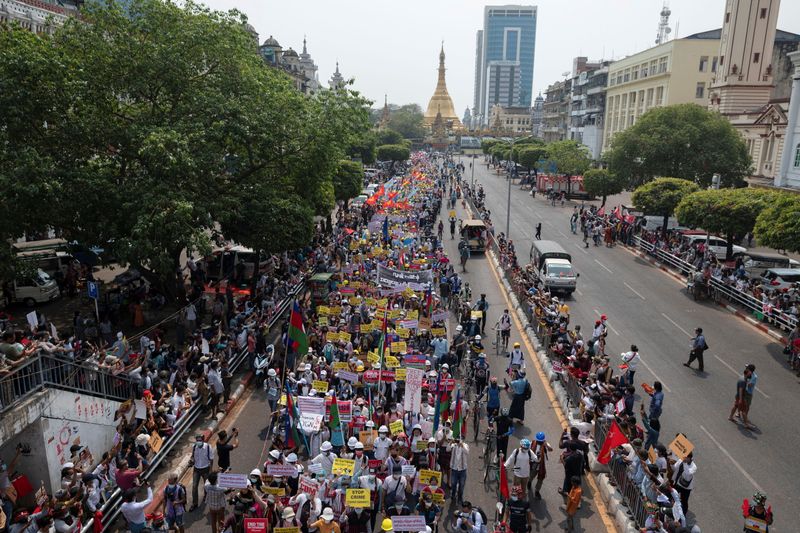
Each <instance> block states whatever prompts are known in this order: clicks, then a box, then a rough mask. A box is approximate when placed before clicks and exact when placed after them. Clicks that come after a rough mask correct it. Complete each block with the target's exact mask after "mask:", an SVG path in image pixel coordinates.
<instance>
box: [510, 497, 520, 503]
mask: <svg viewBox="0 0 800 533" xmlns="http://www.w3.org/2000/svg"><path fill="white" fill-rule="evenodd" d="M517 500H519V498H517V497H516V496H512V497H511V501H512V502H515V501H517Z"/></svg>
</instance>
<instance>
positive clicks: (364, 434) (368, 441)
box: [358, 431, 378, 452]
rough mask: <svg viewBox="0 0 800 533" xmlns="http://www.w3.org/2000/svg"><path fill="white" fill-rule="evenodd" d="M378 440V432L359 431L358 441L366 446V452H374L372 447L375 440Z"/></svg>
mask: <svg viewBox="0 0 800 533" xmlns="http://www.w3.org/2000/svg"><path fill="white" fill-rule="evenodd" d="M377 438H378V432H377V431H359V432H358V440H359V442H360V443H361V444H363V445H364V451H367V452H368V451H370V450H372V445H373V443H374V442H375V439H377Z"/></svg>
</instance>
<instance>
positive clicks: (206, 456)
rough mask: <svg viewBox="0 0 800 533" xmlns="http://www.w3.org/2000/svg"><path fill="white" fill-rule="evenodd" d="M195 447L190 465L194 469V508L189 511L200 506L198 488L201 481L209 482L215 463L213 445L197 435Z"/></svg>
mask: <svg viewBox="0 0 800 533" xmlns="http://www.w3.org/2000/svg"><path fill="white" fill-rule="evenodd" d="M194 441H195V442H194V446H193V447H192V459H191V461H190V463H189V464H190V465H191V466H192V467H193V469H192V506H191V508H190V509H189V511H194V510H195V509H197V506H198V504H199V497H198V493H197V487H198V486H199V485H200V480H201V479H202V480H203V481H206V480H208V473H209V471H210V470H211V464H212V463H213V462H214V451H213V450H212V449H211V445H210V444H209V443H207V442H206V441H205V440H204V439H203V436H202V435H196V436H195V438H194Z"/></svg>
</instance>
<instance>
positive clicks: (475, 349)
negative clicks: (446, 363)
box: [469, 334, 486, 361]
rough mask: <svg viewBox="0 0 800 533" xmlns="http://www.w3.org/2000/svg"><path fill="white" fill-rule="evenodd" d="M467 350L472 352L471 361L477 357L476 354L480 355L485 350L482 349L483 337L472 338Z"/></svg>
mask: <svg viewBox="0 0 800 533" xmlns="http://www.w3.org/2000/svg"><path fill="white" fill-rule="evenodd" d="M469 349H470V351H471V352H472V357H473V361H474V359H475V358H477V357H478V354H482V353H483V352H484V351H485V350H486V349H485V348H484V347H483V337H481V336H480V334H478V335H475V336H474V337H473V338H472V342H471V343H470V345H469Z"/></svg>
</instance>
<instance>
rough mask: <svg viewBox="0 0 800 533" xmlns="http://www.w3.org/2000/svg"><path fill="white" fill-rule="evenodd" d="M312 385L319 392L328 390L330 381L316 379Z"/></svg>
mask: <svg viewBox="0 0 800 533" xmlns="http://www.w3.org/2000/svg"><path fill="white" fill-rule="evenodd" d="M311 386H312V387H313V389H314V390H315V391H317V392H328V382H327V381H320V380H318V379H315V380H314V381H313V382H312V385H311Z"/></svg>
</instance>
